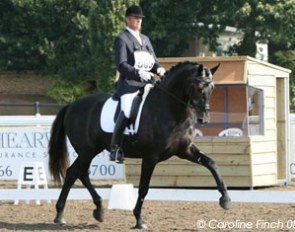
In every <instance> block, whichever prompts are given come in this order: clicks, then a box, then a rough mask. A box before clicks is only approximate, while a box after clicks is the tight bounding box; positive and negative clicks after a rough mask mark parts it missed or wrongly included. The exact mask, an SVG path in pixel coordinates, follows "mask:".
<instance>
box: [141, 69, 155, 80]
mask: <svg viewBox="0 0 295 232" xmlns="http://www.w3.org/2000/svg"><path fill="white" fill-rule="evenodd" d="M138 74H139V77H140V79H141V80H142V81H149V80H151V79H152V74H151V73H150V72H146V71H143V70H139V72H138Z"/></svg>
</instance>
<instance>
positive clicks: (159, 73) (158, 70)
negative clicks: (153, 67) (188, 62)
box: [157, 67, 166, 77]
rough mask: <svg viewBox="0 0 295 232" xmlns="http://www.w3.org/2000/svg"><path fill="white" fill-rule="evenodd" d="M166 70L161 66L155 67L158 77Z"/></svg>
mask: <svg viewBox="0 0 295 232" xmlns="http://www.w3.org/2000/svg"><path fill="white" fill-rule="evenodd" d="M165 72H166V70H165V69H164V68H163V67H160V68H158V69H157V73H158V75H159V76H160V77H162V76H164V74H165Z"/></svg>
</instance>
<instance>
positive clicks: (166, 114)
mask: <svg viewBox="0 0 295 232" xmlns="http://www.w3.org/2000/svg"><path fill="white" fill-rule="evenodd" d="M169 91H171V90H169ZM172 94H173V96H172ZM177 94H178V95H177ZM149 104H151V105H154V104H155V105H156V106H157V107H153V106H152V107H151V109H155V112H152V114H157V117H162V118H165V119H169V120H173V121H175V123H179V122H183V121H184V120H186V119H187V118H188V117H190V112H189V111H188V109H187V105H186V104H185V102H184V101H182V99H181V96H180V94H179V93H177V91H173V92H172V91H171V92H166V91H164V90H163V89H161V88H157V89H156V90H154V91H153V92H151V98H150V103H149Z"/></svg>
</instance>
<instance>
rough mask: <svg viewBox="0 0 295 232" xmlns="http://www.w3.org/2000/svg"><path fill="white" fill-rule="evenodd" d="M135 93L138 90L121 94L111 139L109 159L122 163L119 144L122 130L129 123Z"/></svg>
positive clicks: (122, 157)
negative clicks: (119, 109) (118, 111)
mask: <svg viewBox="0 0 295 232" xmlns="http://www.w3.org/2000/svg"><path fill="white" fill-rule="evenodd" d="M137 94H138V92H135V93H130V94H125V95H123V96H121V109H122V111H121V112H120V113H119V116H118V118H117V120H116V125H115V129H114V133H113V136H112V140H111V154H110V160H111V161H115V162H117V163H122V162H123V160H124V154H123V151H122V149H121V148H120V145H121V141H122V137H123V132H124V130H125V128H126V126H127V125H128V123H129V118H130V114H131V107H132V102H133V99H134V97H135V96H137Z"/></svg>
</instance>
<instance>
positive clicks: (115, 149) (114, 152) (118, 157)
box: [110, 111, 128, 163]
mask: <svg viewBox="0 0 295 232" xmlns="http://www.w3.org/2000/svg"><path fill="white" fill-rule="evenodd" d="M127 125H128V118H126V117H125V115H124V112H123V111H121V112H120V113H119V116H118V118H117V120H116V126H115V129H114V133H113V136H112V140H111V154H110V160H111V161H115V162H117V163H123V161H124V154H123V151H122V150H121V149H120V145H121V141H122V136H123V132H124V130H125V127H126V126H127Z"/></svg>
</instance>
